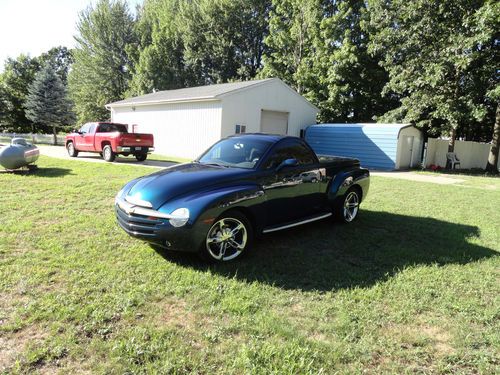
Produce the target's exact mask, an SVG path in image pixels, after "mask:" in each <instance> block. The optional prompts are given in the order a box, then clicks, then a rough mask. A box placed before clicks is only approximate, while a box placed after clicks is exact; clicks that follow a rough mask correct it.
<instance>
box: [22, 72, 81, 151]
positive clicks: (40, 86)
mask: <svg viewBox="0 0 500 375" xmlns="http://www.w3.org/2000/svg"><path fill="white" fill-rule="evenodd" d="M24 107H25V108H26V117H27V118H28V119H30V120H31V121H33V123H34V124H35V126H37V127H38V129H40V130H42V131H44V130H46V129H47V128H48V129H51V130H52V133H53V135H54V144H57V129H58V128H59V127H61V126H64V125H70V124H71V123H72V122H73V121H74V114H73V112H72V110H71V102H70V101H69V100H68V98H67V94H66V88H65V86H64V85H63V83H62V81H61V78H59V76H58V75H57V73H56V71H55V70H54V68H52V66H51V64H50V63H47V64H46V65H45V66H44V67H43V68H42V69H41V70H40V71H39V72H38V73H37V75H36V77H35V80H34V81H33V83H32V84H31V85H30V86H29V94H28V97H27V98H26V103H25V104H24Z"/></svg>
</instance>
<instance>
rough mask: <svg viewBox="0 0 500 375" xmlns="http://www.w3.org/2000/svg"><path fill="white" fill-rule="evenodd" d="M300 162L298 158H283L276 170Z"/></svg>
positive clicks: (293, 165)
mask: <svg viewBox="0 0 500 375" xmlns="http://www.w3.org/2000/svg"><path fill="white" fill-rule="evenodd" d="M298 164H299V162H298V161H297V159H286V160H283V161H282V162H281V164H280V165H278V167H277V168H276V172H278V171H280V170H282V169H283V168H286V167H295V166H296V165H298Z"/></svg>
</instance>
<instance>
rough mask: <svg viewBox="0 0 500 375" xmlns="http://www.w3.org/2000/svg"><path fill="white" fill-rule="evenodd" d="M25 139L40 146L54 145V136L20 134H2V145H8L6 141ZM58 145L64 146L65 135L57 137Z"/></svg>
mask: <svg viewBox="0 0 500 375" xmlns="http://www.w3.org/2000/svg"><path fill="white" fill-rule="evenodd" d="M12 138H24V139H26V140H27V141H28V142H30V143H35V144H36V143H38V144H48V145H53V144H54V136H53V135H52V134H19V133H0V143H2V141H3V143H6V141H5V140H6V139H12ZM57 144H59V145H63V144H64V135H58V136H57Z"/></svg>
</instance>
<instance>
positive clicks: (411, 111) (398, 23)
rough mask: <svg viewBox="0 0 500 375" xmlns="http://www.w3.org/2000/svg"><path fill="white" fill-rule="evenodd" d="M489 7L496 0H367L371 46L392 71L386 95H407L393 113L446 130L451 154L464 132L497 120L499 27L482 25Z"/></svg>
mask: <svg viewBox="0 0 500 375" xmlns="http://www.w3.org/2000/svg"><path fill="white" fill-rule="evenodd" d="M487 4H494V2H492V1H491V2H489V1H484V0H443V1H439V2H438V1H427V0H414V1H406V0H368V5H369V12H370V21H369V24H368V27H369V29H370V31H371V42H370V51H371V52H372V53H373V54H382V56H383V59H382V61H381V63H382V65H383V66H384V67H385V68H386V70H387V71H388V73H389V82H388V83H387V85H386V86H385V89H384V92H386V93H387V92H390V91H392V92H395V93H396V94H398V95H400V96H401V107H400V108H397V109H396V110H394V111H392V112H389V113H388V114H387V117H393V118H396V119H398V120H402V121H405V122H413V123H415V124H416V125H417V126H421V127H424V128H429V129H431V132H432V131H433V130H434V133H436V134H448V135H449V136H450V145H449V150H450V151H452V150H453V148H454V142H455V138H456V137H457V135H458V133H457V132H458V131H464V129H465V130H466V131H467V130H468V129H470V128H469V125H468V124H474V123H485V122H487V121H488V119H489V118H492V117H494V110H495V107H496V106H494V105H491V104H492V103H491V102H490V101H489V100H488V98H487V92H488V91H489V90H490V89H491V88H492V85H497V84H498V76H497V73H496V68H497V65H498V64H497V63H498V43H497V41H496V33H497V30H498V27H497V28H496V30H495V28H494V27H490V28H487V29H486V30H481V29H480V28H479V27H478V14H481V12H483V11H484V9H483V7H484V6H485V5H487ZM496 8H497V11H496V12H497V13H496V19H498V5H497V6H496ZM493 18H494V17H493ZM497 22H498V21H497ZM497 26H498V25H497ZM478 36H480V37H479V38H478ZM495 56H496V57H495ZM495 58H496V62H495ZM495 77H496V78H495ZM433 128H434V129H433ZM473 137H476V135H475V134H474V133H473Z"/></svg>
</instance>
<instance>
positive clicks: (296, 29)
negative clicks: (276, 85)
mask: <svg viewBox="0 0 500 375" xmlns="http://www.w3.org/2000/svg"><path fill="white" fill-rule="evenodd" d="M320 10H321V7H320V1H319V0H306V1H304V0H273V3H272V10H271V12H270V16H269V35H268V36H267V37H266V38H265V39H264V43H265V46H266V47H267V51H266V53H265V55H264V58H263V61H264V67H263V69H262V72H261V76H262V77H279V78H281V79H282V80H283V81H284V82H286V83H287V84H288V85H290V86H291V87H293V88H294V89H295V90H296V91H297V92H298V93H300V94H306V96H307V94H308V93H309V92H312V91H319V90H314V89H313V88H312V87H311V83H312V82H313V81H314V79H313V76H314V72H313V69H314V58H315V56H316V52H315V45H317V43H315V41H314V40H315V38H316V37H317V35H318V31H319V30H318V28H319V23H320V21H321V17H322V15H321V12H320Z"/></svg>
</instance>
